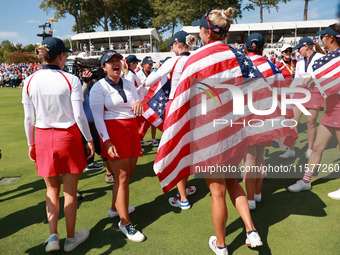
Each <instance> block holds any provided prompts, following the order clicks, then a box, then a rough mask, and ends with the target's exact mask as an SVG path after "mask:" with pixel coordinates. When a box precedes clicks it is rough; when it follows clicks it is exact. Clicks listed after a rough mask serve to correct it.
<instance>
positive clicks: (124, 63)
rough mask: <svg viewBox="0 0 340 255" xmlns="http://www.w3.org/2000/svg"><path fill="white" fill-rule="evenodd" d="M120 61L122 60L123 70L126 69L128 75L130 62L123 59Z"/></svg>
mask: <svg viewBox="0 0 340 255" xmlns="http://www.w3.org/2000/svg"><path fill="white" fill-rule="evenodd" d="M120 62H122V67H123V71H124V73H125V76H126V75H127V74H128V73H129V68H128V65H129V64H126V62H125V61H124V60H123V59H122V60H121V61H120Z"/></svg>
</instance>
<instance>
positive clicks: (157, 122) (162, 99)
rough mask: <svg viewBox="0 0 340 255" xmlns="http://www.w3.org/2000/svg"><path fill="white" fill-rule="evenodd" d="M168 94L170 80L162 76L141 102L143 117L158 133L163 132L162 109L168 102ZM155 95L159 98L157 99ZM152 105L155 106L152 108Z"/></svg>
mask: <svg viewBox="0 0 340 255" xmlns="http://www.w3.org/2000/svg"><path fill="white" fill-rule="evenodd" d="M165 87H166V88H165ZM162 90H163V91H162ZM163 92H164V93H163ZM169 94H170V79H169V77H168V76H164V77H162V79H161V80H160V81H158V82H156V83H155V84H154V85H152V86H151V87H150V89H149V91H148V93H147V94H146V96H145V98H144V100H143V109H144V113H143V117H144V118H145V119H146V120H147V121H148V122H149V123H150V124H151V125H153V126H154V127H156V128H158V129H159V130H160V131H163V119H164V118H163V115H164V108H165V105H166V103H167V101H168V100H169V98H168V97H169ZM156 95H159V96H158V97H157V96H156ZM153 104H155V105H154V106H153ZM150 106H152V107H150ZM158 111H160V112H158Z"/></svg>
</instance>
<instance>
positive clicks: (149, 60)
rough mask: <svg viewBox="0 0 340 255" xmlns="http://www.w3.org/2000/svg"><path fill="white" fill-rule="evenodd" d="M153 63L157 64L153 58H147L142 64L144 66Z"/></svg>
mask: <svg viewBox="0 0 340 255" xmlns="http://www.w3.org/2000/svg"><path fill="white" fill-rule="evenodd" d="M153 63H155V62H153V60H152V58H151V57H145V58H144V59H143V62H142V64H153Z"/></svg>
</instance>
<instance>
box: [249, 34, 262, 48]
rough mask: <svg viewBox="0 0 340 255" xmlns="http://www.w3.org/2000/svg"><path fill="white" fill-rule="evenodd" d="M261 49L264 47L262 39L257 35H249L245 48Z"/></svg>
mask: <svg viewBox="0 0 340 255" xmlns="http://www.w3.org/2000/svg"><path fill="white" fill-rule="evenodd" d="M254 45H255V46H256V47H257V48H261V47H262V46H263V45H264V37H263V35H261V34H259V33H251V34H250V35H249V36H248V37H247V40H246V46H247V47H248V48H251V47H252V46H254Z"/></svg>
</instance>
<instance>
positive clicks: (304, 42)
mask: <svg viewBox="0 0 340 255" xmlns="http://www.w3.org/2000/svg"><path fill="white" fill-rule="evenodd" d="M305 45H314V43H313V40H312V39H311V38H309V37H304V38H302V39H301V40H300V41H298V44H297V45H296V46H295V47H294V48H293V50H298V49H300V48H301V47H302V46H305Z"/></svg>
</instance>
